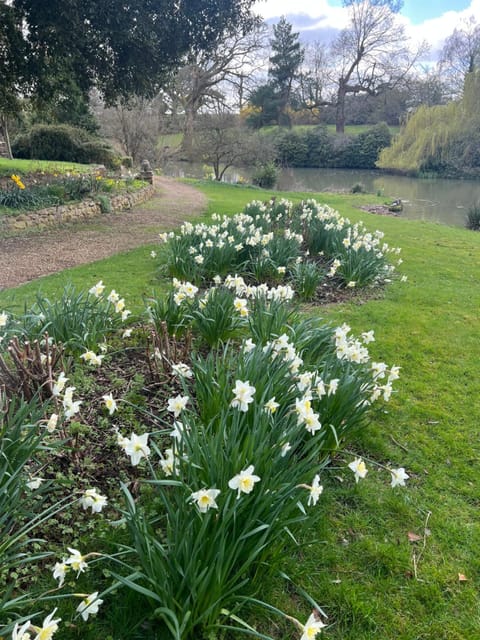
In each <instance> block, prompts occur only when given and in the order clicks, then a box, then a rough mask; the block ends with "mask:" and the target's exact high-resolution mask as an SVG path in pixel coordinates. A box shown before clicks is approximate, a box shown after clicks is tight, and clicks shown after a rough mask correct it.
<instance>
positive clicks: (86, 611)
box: [77, 591, 103, 621]
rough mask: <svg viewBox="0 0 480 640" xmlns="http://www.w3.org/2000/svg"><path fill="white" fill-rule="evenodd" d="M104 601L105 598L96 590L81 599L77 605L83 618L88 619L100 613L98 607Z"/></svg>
mask: <svg viewBox="0 0 480 640" xmlns="http://www.w3.org/2000/svg"><path fill="white" fill-rule="evenodd" d="M102 603H103V600H101V599H100V598H99V597H98V591H95V592H94V593H91V594H90V595H89V596H87V597H86V598H85V599H84V600H82V601H81V603H80V604H79V605H78V607H77V611H78V613H79V614H80V615H81V616H82V618H83V619H84V620H85V621H87V620H88V616H94V615H95V614H97V613H98V609H99V607H100V605H101V604H102Z"/></svg>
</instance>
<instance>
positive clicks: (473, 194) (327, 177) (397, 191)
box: [164, 163, 480, 227]
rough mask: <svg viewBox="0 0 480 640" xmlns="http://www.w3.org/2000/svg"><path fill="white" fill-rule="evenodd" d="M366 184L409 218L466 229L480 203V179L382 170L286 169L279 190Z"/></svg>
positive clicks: (186, 172) (198, 170)
mask: <svg viewBox="0 0 480 640" xmlns="http://www.w3.org/2000/svg"><path fill="white" fill-rule="evenodd" d="M164 173H165V175H172V176H175V177H192V178H202V177H204V175H205V169H204V167H203V165H201V164H189V163H170V164H168V165H166V166H165V167H164ZM249 177H250V175H249V170H248V169H232V170H230V171H229V172H227V174H226V177H225V181H226V182H237V181H239V180H240V179H246V180H248V179H249ZM358 182H360V183H362V185H363V186H364V187H365V190H366V191H367V192H369V193H375V194H377V193H378V194H380V195H382V196H385V201H386V202H389V201H392V200H394V199H397V198H400V199H401V200H402V202H403V211H402V213H401V214H399V215H400V216H402V217H405V218H411V219H415V220H428V221H431V222H441V223H443V224H449V225H454V226H460V227H463V226H465V219H466V216H467V212H468V209H469V208H470V207H471V206H473V205H474V204H476V203H479V202H480V181H479V180H446V179H442V178H428V179H427V178H425V179H419V178H410V177H406V176H397V175H391V174H386V173H383V172H380V171H365V170H354V169H283V170H282V171H280V172H279V180H278V184H277V189H278V190H280V191H342V190H343V191H349V190H350V189H351V187H352V186H353V185H354V184H356V183H358Z"/></svg>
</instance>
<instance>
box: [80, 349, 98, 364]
mask: <svg viewBox="0 0 480 640" xmlns="http://www.w3.org/2000/svg"><path fill="white" fill-rule="evenodd" d="M80 358H82V360H84V361H85V362H86V363H87V364H91V365H92V366H94V367H99V366H100V365H101V364H102V360H103V356H101V355H97V354H96V353H95V352H94V351H91V350H88V351H85V353H82V355H81V356H80Z"/></svg>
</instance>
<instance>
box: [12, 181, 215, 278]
mask: <svg viewBox="0 0 480 640" xmlns="http://www.w3.org/2000/svg"><path fill="white" fill-rule="evenodd" d="M154 186H155V187H156V193H155V195H154V197H153V199H152V200H149V201H148V202H146V203H143V204H142V205H139V206H136V207H135V208H133V209H131V210H129V211H121V212H118V213H111V214H104V215H102V216H101V217H99V218H93V219H92V220H91V221H89V222H82V223H76V224H69V225H62V226H61V227H55V228H51V229H48V230H45V231H34V232H29V233H25V232H24V233H22V234H21V235H15V236H9V237H3V238H2V237H0V290H1V289H3V288H5V289H7V288H9V287H15V286H18V285H20V284H23V283H25V282H30V281H31V280H35V279H36V278H40V277H41V276H46V275H49V274H52V273H57V272H58V271H63V269H67V268H69V267H75V266H77V265H80V264H88V263H90V262H94V261H96V260H101V259H103V258H108V257H110V256H112V255H114V254H116V253H119V252H121V251H127V250H128V249H134V248H136V247H139V246H141V245H145V244H154V243H156V242H158V233H159V232H160V231H165V230H168V229H174V228H175V227H178V225H179V224H181V223H182V222H183V221H184V220H185V219H186V218H191V217H193V216H195V215H199V214H201V213H202V212H203V211H205V210H206V208H207V199H206V197H205V196H204V195H203V194H202V193H201V192H200V191H198V190H197V189H194V188H193V187H191V186H189V185H186V184H182V183H180V182H177V181H175V180H173V179H172V178H166V177H163V176H161V177H160V176H156V177H155V178H154Z"/></svg>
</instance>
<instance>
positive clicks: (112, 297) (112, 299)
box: [107, 289, 120, 304]
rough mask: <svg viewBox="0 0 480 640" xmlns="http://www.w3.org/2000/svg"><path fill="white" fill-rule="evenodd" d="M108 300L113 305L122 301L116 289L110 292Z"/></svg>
mask: <svg viewBox="0 0 480 640" xmlns="http://www.w3.org/2000/svg"><path fill="white" fill-rule="evenodd" d="M107 300H108V301H109V302H111V303H112V304H115V303H116V302H118V301H119V300H120V296H119V295H118V293H117V292H116V291H115V289H112V290H111V291H110V293H109V294H108V296H107Z"/></svg>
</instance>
